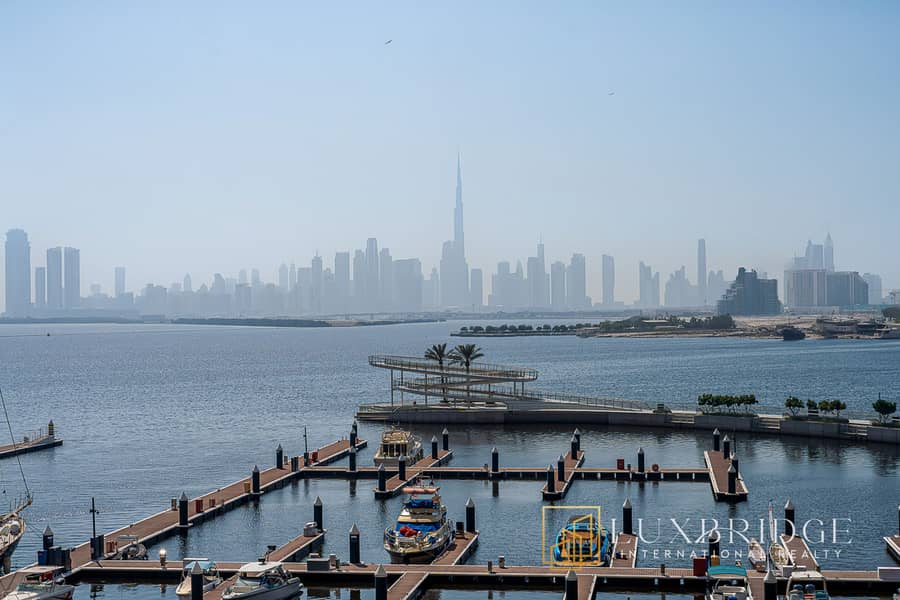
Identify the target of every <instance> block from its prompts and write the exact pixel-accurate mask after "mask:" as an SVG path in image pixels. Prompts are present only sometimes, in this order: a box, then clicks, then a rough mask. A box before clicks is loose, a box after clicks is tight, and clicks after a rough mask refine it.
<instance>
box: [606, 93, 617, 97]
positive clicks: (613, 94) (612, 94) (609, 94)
mask: <svg viewBox="0 0 900 600" xmlns="http://www.w3.org/2000/svg"><path fill="white" fill-rule="evenodd" d="M606 95H607V96H615V95H616V93H615V92H606Z"/></svg>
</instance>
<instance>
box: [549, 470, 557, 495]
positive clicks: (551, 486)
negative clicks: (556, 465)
mask: <svg viewBox="0 0 900 600" xmlns="http://www.w3.org/2000/svg"><path fill="white" fill-rule="evenodd" d="M547 491H548V492H550V493H551V494H552V493H553V492H555V491H556V471H554V470H553V465H547Z"/></svg>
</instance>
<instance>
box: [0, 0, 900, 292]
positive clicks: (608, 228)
mask: <svg viewBox="0 0 900 600" xmlns="http://www.w3.org/2000/svg"><path fill="white" fill-rule="evenodd" d="M897 31H900V4H898V3H888V2H884V3H882V2H815V3H808V2H790V3H781V2H778V3H752V4H737V3H724V2H719V3H713V2H680V3H676V2H667V3H605V2H567V3H549V2H547V3H537V2H444V3H389V4H386V3H344V2H341V3H317V4H313V3H302V2H283V3H281V2H262V3H247V2H234V3H227V2H208V3H204V2H191V3H185V2H143V3H138V2H79V3H74V2H72V3H61V2H57V3H51V2H31V1H22V2H10V1H5V2H2V3H0V203H2V210H0V229H2V230H3V231H5V230H6V229H8V228H10V227H22V228H24V229H25V230H27V231H28V233H29V235H30V237H31V239H32V248H33V256H32V263H33V265H41V264H43V262H44V260H43V252H44V249H45V248H46V247H47V246H52V245H73V246H76V247H80V248H81V249H82V252H81V256H82V263H83V264H82V271H83V276H84V277H83V279H84V281H83V284H82V288H83V290H85V292H86V291H87V288H88V285H89V284H90V283H92V282H100V283H102V284H103V285H104V287H105V288H107V289H109V288H110V287H111V285H112V273H113V267H114V266H115V265H118V264H123V265H126V266H127V267H128V269H129V287H132V288H134V287H139V286H142V285H143V284H145V283H147V282H148V281H154V282H157V283H162V284H168V283H169V282H171V281H179V280H180V279H181V277H182V276H183V274H184V273H185V272H186V271H190V272H191V273H192V275H193V276H194V279H195V281H198V280H205V279H207V278H208V277H210V276H211V274H212V273H213V272H222V273H224V274H226V275H229V274H235V273H236V272H237V270H238V269H239V268H241V267H246V268H251V267H258V268H259V269H260V270H261V272H262V273H263V276H264V277H265V278H267V279H274V277H275V272H276V270H277V267H278V264H280V263H281V262H283V261H285V262H287V261H290V260H295V261H296V262H297V263H298V264H300V263H303V264H308V260H309V258H310V257H311V256H312V254H313V253H314V252H315V250H316V249H318V250H319V251H320V252H321V253H322V254H323V255H324V256H325V257H326V265H328V264H330V263H331V257H332V256H333V253H334V251H335V250H345V249H353V248H361V247H364V245H365V239H366V238H367V237H369V236H376V237H377V238H378V239H379V242H380V243H381V244H382V245H386V246H388V247H390V248H391V250H392V252H393V254H394V256H395V258H403V257H408V256H419V257H421V258H422V260H423V263H424V267H425V269H426V271H427V270H430V268H431V266H432V265H433V264H434V263H436V261H437V259H438V258H439V253H440V245H441V241H442V240H444V239H448V238H449V237H450V236H451V233H452V210H453V198H454V185H455V156H456V152H457V149H459V150H461V151H462V156H463V177H464V185H465V195H464V200H465V210H466V215H465V216H466V223H465V225H466V242H467V250H468V255H469V263H470V265H471V266H477V267H483V268H484V269H485V272H486V273H489V272H492V271H493V270H494V268H495V265H496V262H497V261H498V260H504V259H506V260H509V259H515V258H518V257H521V258H524V257H525V256H527V255H528V254H531V253H533V252H534V244H535V243H536V242H537V240H538V237H539V236H540V235H543V238H544V242H545V244H546V248H547V256H548V259H550V260H556V259H566V260H567V259H568V257H569V256H570V255H571V253H572V252H582V253H584V254H585V255H586V256H587V257H588V267H589V271H590V272H589V279H590V288H591V289H590V290H589V292H590V293H592V295H594V296H595V297H599V284H600V277H599V268H600V255H601V254H604V253H607V254H612V255H614V256H615V257H616V259H617V271H618V274H619V279H618V290H617V292H618V296H619V298H620V299H625V300H628V301H630V300H631V299H632V298H633V297H634V295H636V280H637V276H636V275H637V262H638V260H645V261H646V262H647V263H649V264H651V265H653V267H654V268H657V269H659V270H660V271H662V273H663V274H662V277H661V278H662V279H663V280H665V279H666V278H667V276H668V273H669V272H670V271H672V270H674V269H675V268H677V267H679V266H680V265H682V264H685V265H687V267H688V272H689V277H690V279H691V280H692V281H695V280H696V277H695V273H694V272H695V264H696V263H695V254H694V252H695V248H696V239H697V238H698V237H706V239H707V246H708V253H709V266H710V268H717V269H718V268H722V269H725V270H726V272H727V274H728V275H729V276H733V272H734V270H735V269H736V268H737V266H739V265H747V266H755V267H758V268H760V269H762V270H766V271H768V272H769V273H770V274H777V275H778V277H779V278H780V273H781V271H782V268H783V265H784V263H785V261H786V259H787V258H789V257H790V256H791V255H792V254H794V253H798V252H802V250H803V248H804V246H805V242H806V239H807V238H813V239H814V240H818V241H821V239H824V237H825V233H826V231H831V234H832V237H833V238H834V240H835V246H836V252H835V256H836V262H837V266H838V268H850V269H854V270H859V271H861V272H863V271H873V272H878V273H881V274H882V275H883V276H884V278H885V286H886V287H891V286H900V261H898V260H897V248H898V242H897V240H898V239H900V208H898V203H900V169H898V165H900V75H898V73H900V36H898V35H897ZM387 39H393V42H392V43H391V44H390V45H388V46H385V45H384V42H385V41H386V40H387ZM610 91H614V92H615V95H612V96H610V95H608V92H610Z"/></svg>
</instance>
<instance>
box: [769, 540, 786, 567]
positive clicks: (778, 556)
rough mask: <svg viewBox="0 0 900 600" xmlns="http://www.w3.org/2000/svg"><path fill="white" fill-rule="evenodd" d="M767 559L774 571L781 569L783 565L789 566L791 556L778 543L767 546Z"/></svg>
mask: <svg viewBox="0 0 900 600" xmlns="http://www.w3.org/2000/svg"><path fill="white" fill-rule="evenodd" d="M769 558H771V559H772V564H773V565H775V568H776V569H781V567H783V566H785V565H789V564H791V555H790V554H788V551H787V549H786V548H785V547H784V546H782V545H781V544H780V543H778V542H772V543H771V544H770V545H769Z"/></svg>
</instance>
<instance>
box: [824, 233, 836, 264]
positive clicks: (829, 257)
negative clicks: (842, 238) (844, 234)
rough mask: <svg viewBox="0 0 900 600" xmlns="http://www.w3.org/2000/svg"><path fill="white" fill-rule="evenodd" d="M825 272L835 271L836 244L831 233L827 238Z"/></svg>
mask: <svg viewBox="0 0 900 600" xmlns="http://www.w3.org/2000/svg"><path fill="white" fill-rule="evenodd" d="M825 270H826V271H834V242H832V241H831V234H830V233H829V234H828V235H827V236H826V237H825Z"/></svg>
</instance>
